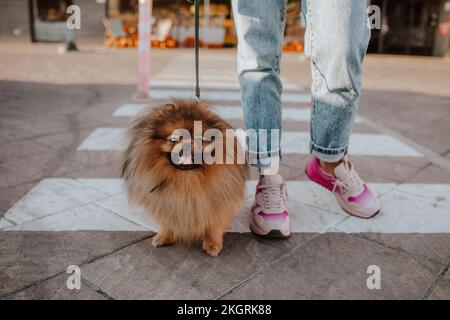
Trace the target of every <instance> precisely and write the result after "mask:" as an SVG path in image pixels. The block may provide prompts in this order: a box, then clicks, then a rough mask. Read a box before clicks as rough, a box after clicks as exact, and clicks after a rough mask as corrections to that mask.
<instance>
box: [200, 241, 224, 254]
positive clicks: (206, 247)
mask: <svg viewBox="0 0 450 320" xmlns="http://www.w3.org/2000/svg"><path fill="white" fill-rule="evenodd" d="M202 249H203V251H205V252H206V253H207V254H208V255H210V256H211V257H217V256H218V255H219V254H220V253H221V252H222V247H221V246H219V245H214V244H211V243H208V242H207V241H203V244H202Z"/></svg>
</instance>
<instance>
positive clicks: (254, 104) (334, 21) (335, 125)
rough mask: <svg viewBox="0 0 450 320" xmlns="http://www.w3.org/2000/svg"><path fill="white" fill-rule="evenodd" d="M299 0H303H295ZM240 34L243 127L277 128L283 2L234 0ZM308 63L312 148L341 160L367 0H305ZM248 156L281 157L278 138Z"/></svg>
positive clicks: (365, 33)
mask: <svg viewBox="0 0 450 320" xmlns="http://www.w3.org/2000/svg"><path fill="white" fill-rule="evenodd" d="M299 1H300V0H299ZM232 4H233V13H234V19H235V23H236V30H237V36H238V73H239V81H240V85H241V92H242V105H243V108H244V116H245V125H246V127H247V129H254V130H256V131H257V132H259V129H267V130H269V131H270V129H278V130H280V132H281V123H282V120H281V99H280V98H281V92H282V83H281V81H280V77H279V73H280V58H281V48H282V44H283V33H284V25H285V16H286V2H285V1H284V0H232ZM302 12H303V17H304V19H305V21H306V24H307V28H306V34H305V55H306V56H307V57H309V59H310V62H311V72H312V79H313V83H312V86H311V94H312V110H311V125H310V131H311V132H310V133H311V142H310V151H311V153H312V154H313V155H315V156H317V157H318V158H319V159H321V160H322V161H326V162H334V161H337V160H339V159H341V158H342V157H343V156H344V155H345V154H346V153H347V149H348V142H349V138H350V134H351V130H352V126H353V122H354V119H355V115H356V112H357V109H358V101H359V97H360V93H361V71H362V66H363V60H364V57H365V54H366V50H367V45H368V43H369V39H370V28H369V26H368V15H367V3H366V1H365V0H302ZM270 140H271V139H270V134H269V141H268V143H267V147H266V150H264V149H262V148H256V149H254V148H253V150H251V148H250V147H249V152H250V153H252V152H253V153H257V154H264V155H267V154H269V155H274V154H276V153H278V154H281V152H280V150H279V141H278V143H275V144H276V145H273V143H270Z"/></svg>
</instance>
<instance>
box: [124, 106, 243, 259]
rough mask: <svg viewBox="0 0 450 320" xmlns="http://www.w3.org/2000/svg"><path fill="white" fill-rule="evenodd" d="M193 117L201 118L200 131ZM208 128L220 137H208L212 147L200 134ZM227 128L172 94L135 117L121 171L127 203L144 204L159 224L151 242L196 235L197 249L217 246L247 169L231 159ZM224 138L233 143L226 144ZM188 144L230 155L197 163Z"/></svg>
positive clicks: (214, 251)
mask: <svg viewBox="0 0 450 320" xmlns="http://www.w3.org/2000/svg"><path fill="white" fill-rule="evenodd" d="M194 121H201V131H200V132H198V130H197V129H195V124H194ZM197 124H198V122H197ZM180 129H181V130H180ZM208 129H216V130H218V131H219V132H220V133H221V134H222V137H223V139H222V138H220V139H222V141H214V142H215V143H216V144H215V146H216V148H215V149H214V150H212V151H211V145H212V142H211V141H213V139H205V137H204V134H205V132H206V131H207V130H208ZM227 129H231V130H233V128H232V127H231V126H230V125H229V124H228V123H227V122H225V121H224V120H222V119H221V118H220V117H219V116H217V115H216V114H214V113H213V112H211V111H210V110H209V109H208V106H207V105H206V104H205V103H202V102H198V101H180V100H174V101H172V102H171V103H168V104H165V105H163V106H160V107H156V108H154V109H153V110H151V111H149V112H147V114H144V115H142V116H140V117H139V118H138V119H137V120H135V122H134V124H133V126H132V128H131V129H130V131H129V134H130V143H129V146H128V148H127V149H126V151H125V155H124V161H123V166H122V177H123V178H124V180H125V183H126V185H127V190H128V195H129V201H130V203H131V204H137V205H140V206H142V207H144V208H145V209H146V210H147V211H148V213H149V214H151V215H152V216H153V217H154V218H155V220H156V222H157V223H159V225H160V231H159V233H158V234H157V235H156V236H155V237H154V238H153V246H155V247H158V246H163V245H169V244H173V243H175V242H181V243H186V244H192V243H194V242H195V241H198V240H201V241H202V249H203V250H204V251H205V252H206V253H207V254H209V255H210V256H217V255H219V254H220V252H221V251H222V248H223V234H224V233H225V231H226V230H227V228H228V227H229V225H230V223H231V220H232V218H233V216H234V214H235V213H236V211H237V210H238V209H239V207H240V206H241V205H242V203H243V199H244V188H245V180H246V178H247V174H248V171H247V166H246V164H245V161H244V163H241V164H240V163H238V162H239V161H237V159H238V156H237V153H238V152H239V150H241V149H240V148H241V147H240V145H239V143H238V141H237V139H236V136H235V135H232V137H231V138H230V137H229V134H228V135H227ZM196 130H197V132H195V131H196ZM233 131H234V130H233ZM233 131H231V132H233ZM180 132H181V133H184V134H185V135H181V134H179V133H180ZM216 132H217V131H216ZM186 134H189V137H190V138H187V136H186ZM196 135H197V136H196ZM215 139H219V138H217V137H215V138H214V140H215ZM227 139H228V140H227ZM230 139H232V140H233V141H231V142H232V143H233V144H232V147H231V148H227V146H229V144H227V143H229V142H230ZM227 141H228V142H227ZM217 142H222V143H217ZM208 148H209V150H208ZM188 149H190V150H191V151H192V150H197V153H198V152H200V153H201V154H204V153H205V151H209V154H210V155H211V156H220V155H223V156H227V157H229V158H228V159H232V160H233V161H229V160H228V159H223V161H217V159H216V161H215V162H213V163H208V164H206V163H205V162H206V161H203V160H202V161H201V162H200V163H199V162H198V161H195V160H196V159H195V157H196V156H197V155H196V154H195V152H190V153H189V152H187V151H186V150H188ZM225 149H226V150H225ZM228 149H231V150H228ZM185 153H186V154H185ZM230 156H231V157H230ZM174 158H175V161H174ZM200 159H202V158H200ZM210 162H211V161H210ZM221 162H222V163H221ZM229 162H232V163H229Z"/></svg>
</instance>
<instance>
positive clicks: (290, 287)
mask: <svg viewBox="0 0 450 320" xmlns="http://www.w3.org/2000/svg"><path fill="white" fill-rule="evenodd" d="M371 265H376V266H378V267H379V268H380V271H381V289H379V290H377V289H373V290H369V289H368V287H367V280H368V277H369V276H370V275H371V274H368V273H367V272H366V271H367V268H368V266H371ZM441 271H442V266H441V265H438V264H435V263H432V262H430V261H426V260H417V259H413V258H411V257H410V256H407V255H404V254H401V253H399V252H398V251H395V250H392V249H389V248H384V247H383V246H380V245H378V244H375V243H373V242H371V241H368V240H364V239H361V238H359V237H355V236H351V235H348V234H338V233H335V234H333V233H328V234H323V235H320V236H318V237H316V238H314V239H313V240H311V241H309V242H308V243H307V244H306V245H305V246H302V247H301V248H299V249H297V250H296V251H294V253H292V254H291V255H290V256H288V257H283V258H282V259H280V260H279V261H277V262H276V263H275V264H274V265H272V266H271V267H270V268H269V269H267V270H265V271H264V272H263V273H261V274H260V275H258V276H257V277H254V278H252V279H250V280H249V281H248V282H247V283H245V284H244V285H242V286H240V287H239V288H236V289H235V290H233V291H232V292H231V293H230V294H228V295H226V296H225V297H224V298H225V299H420V298H422V297H423V296H424V295H425V293H426V292H427V290H428V288H429V287H430V286H431V284H432V283H433V281H434V280H435V279H436V277H437V275H438V274H439V273H440V272H441Z"/></svg>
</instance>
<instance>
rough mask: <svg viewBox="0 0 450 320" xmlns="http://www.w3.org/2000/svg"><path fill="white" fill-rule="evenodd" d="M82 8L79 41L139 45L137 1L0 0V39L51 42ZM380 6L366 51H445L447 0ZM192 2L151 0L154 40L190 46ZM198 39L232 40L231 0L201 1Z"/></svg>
mask: <svg viewBox="0 0 450 320" xmlns="http://www.w3.org/2000/svg"><path fill="white" fill-rule="evenodd" d="M71 4H76V5H78V6H79V7H80V8H81V29H80V30H76V31H74V34H75V36H76V38H77V39H80V40H83V41H95V42H102V41H104V42H105V44H106V45H108V46H121V47H122V46H123V47H127V46H136V45H137V22H138V20H137V13H138V0H2V1H1V2H0V41H4V40H8V41H10V40H18V41H30V40H31V41H36V42H40V41H44V42H45V41H51V42H60V41H64V39H66V38H67V32H66V30H65V29H66V28H65V23H64V21H65V19H66V18H67V14H66V13H65V12H66V8H67V7H68V6H69V5H71ZM368 4H371V5H377V6H378V7H379V8H380V9H381V13H382V19H381V22H382V24H381V29H380V30H373V31H372V39H371V42H370V45H369V52H372V53H390V54H419V55H434V56H442V55H445V54H446V53H447V51H448V48H449V37H450V0H402V1H399V0H370V1H368ZM192 9H193V8H192V3H189V2H188V1H186V0H153V16H154V25H153V35H152V45H153V46H155V47H160V48H172V47H179V46H192V45H193V11H192ZM300 10H301V8H300V1H299V0H293V1H291V0H289V1H288V9H287V11H288V12H287V25H286V32H285V46H284V49H285V50H290V51H302V50H303V34H304V25H303V23H302V21H301V19H300ZM201 15H202V18H203V19H201V31H200V35H201V40H202V45H204V46H209V47H226V46H234V45H236V36H235V31H234V23H233V17H232V11H231V5H230V0H202V5H201Z"/></svg>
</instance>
